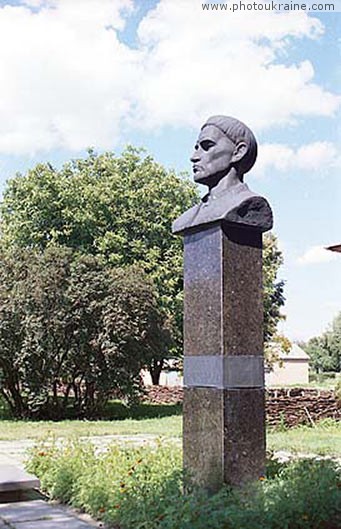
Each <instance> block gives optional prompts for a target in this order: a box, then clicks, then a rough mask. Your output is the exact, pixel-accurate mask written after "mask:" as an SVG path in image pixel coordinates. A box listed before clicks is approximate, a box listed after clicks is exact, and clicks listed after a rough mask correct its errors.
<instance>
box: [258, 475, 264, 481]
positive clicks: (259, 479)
mask: <svg viewBox="0 0 341 529" xmlns="http://www.w3.org/2000/svg"><path fill="white" fill-rule="evenodd" d="M265 480H266V477H265V476H260V477H259V478H258V481H265Z"/></svg>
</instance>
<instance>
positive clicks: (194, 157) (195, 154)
mask: <svg viewBox="0 0 341 529" xmlns="http://www.w3.org/2000/svg"><path fill="white" fill-rule="evenodd" d="M190 160H191V162H192V163H195V162H198V161H199V160H200V155H199V153H198V151H194V152H193V154H192V156H191V158H190Z"/></svg>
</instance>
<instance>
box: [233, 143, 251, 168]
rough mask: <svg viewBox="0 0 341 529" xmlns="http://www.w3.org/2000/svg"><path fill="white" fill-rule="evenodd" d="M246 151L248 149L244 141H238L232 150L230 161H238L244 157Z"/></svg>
mask: <svg viewBox="0 0 341 529" xmlns="http://www.w3.org/2000/svg"><path fill="white" fill-rule="evenodd" d="M247 151H248V146H247V144H246V143H245V141H240V142H239V143H238V145H236V147H235V149H234V151H233V154H232V158H231V163H236V162H240V160H241V159H242V158H244V156H245V154H246V153H247Z"/></svg>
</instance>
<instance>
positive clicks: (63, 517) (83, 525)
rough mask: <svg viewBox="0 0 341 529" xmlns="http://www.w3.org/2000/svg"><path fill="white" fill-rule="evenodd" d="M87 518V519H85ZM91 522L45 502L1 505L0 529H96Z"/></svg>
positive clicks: (97, 525) (36, 501)
mask: <svg viewBox="0 0 341 529" xmlns="http://www.w3.org/2000/svg"><path fill="white" fill-rule="evenodd" d="M84 518H86V517H84ZM94 527H100V525H99V524H96V523H94V522H89V520H87V521H85V520H83V519H81V518H80V517H79V516H76V515H75V514H73V513H72V512H71V511H69V510H67V509H64V508H62V507H59V506H56V505H51V504H49V503H47V502H46V501H43V500H31V501H20V502H16V503H3V504H0V529H5V528H6V529H62V528H63V529H94Z"/></svg>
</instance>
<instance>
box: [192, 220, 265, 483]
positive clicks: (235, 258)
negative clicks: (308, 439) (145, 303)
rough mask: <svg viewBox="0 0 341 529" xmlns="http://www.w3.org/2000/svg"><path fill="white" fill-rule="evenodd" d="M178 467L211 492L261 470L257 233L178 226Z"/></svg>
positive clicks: (219, 226)
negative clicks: (181, 291) (181, 302)
mask: <svg viewBox="0 0 341 529" xmlns="http://www.w3.org/2000/svg"><path fill="white" fill-rule="evenodd" d="M183 235H184V246H185V254H184V284H185V286H184V288H185V311H184V354H185V357H184V386H185V387H184V419H183V420H184V433H183V447H184V468H185V470H186V471H187V472H188V474H189V475H191V476H192V478H193V479H194V481H195V482H196V483H198V484H200V485H202V486H203V487H204V488H206V489H207V490H209V491H211V492H214V491H216V490H218V489H219V488H220V487H221V486H222V484H223V483H227V484H230V485H233V486H240V485H242V484H243V483H245V482H247V481H250V480H257V479H258V478H259V477H260V476H261V475H263V473H264V463H265V402H264V366H263V301H262V234H261V232H260V231H259V230H257V229H254V228H245V227H236V226H233V225H228V224H224V222H217V223H215V224H211V225H206V226H201V227H198V228H197V229H189V230H185V231H184V233H183Z"/></svg>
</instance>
